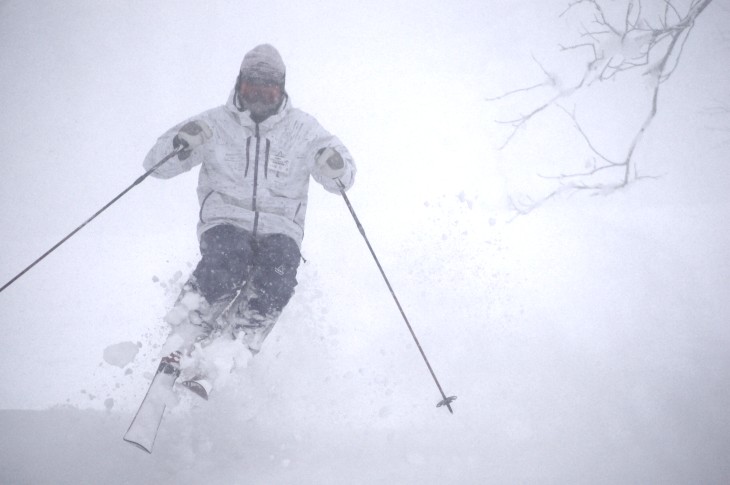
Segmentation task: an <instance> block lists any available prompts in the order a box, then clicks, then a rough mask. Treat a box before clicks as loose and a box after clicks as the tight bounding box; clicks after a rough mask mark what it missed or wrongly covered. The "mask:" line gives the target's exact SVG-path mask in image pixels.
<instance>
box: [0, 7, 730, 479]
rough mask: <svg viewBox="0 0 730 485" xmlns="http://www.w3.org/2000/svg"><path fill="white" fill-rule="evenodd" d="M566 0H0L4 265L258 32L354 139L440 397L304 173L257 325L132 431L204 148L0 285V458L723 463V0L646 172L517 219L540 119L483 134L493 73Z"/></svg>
mask: <svg viewBox="0 0 730 485" xmlns="http://www.w3.org/2000/svg"><path fill="white" fill-rule="evenodd" d="M564 4H565V2H561V1H551V2H539V5H536V4H535V2H505V4H503V2H487V4H484V2H467V1H463V2H451V3H449V5H448V6H446V5H441V4H440V3H439V2H433V3H431V4H428V5H424V4H422V3H411V2H396V3H393V4H392V5H391V6H389V7H387V9H384V10H380V9H378V11H377V12H376V11H374V10H373V9H372V8H368V7H364V6H359V4H358V5H352V6H351V7H343V6H342V5H341V4H340V3H335V2H316V3H313V4H310V2H308V3H307V5H306V6H304V5H303V6H298V5H295V4H288V3H286V2H273V3H270V4H269V3H267V4H261V5H257V6H256V10H255V12H254V14H255V16H256V19H257V21H256V22H248V21H244V20H243V19H248V18H249V17H251V16H252V14H251V11H250V10H247V8H250V7H246V6H239V5H238V3H237V2H223V1H221V2H213V3H211V2H205V3H204V4H198V3H195V2H183V5H184V8H183V7H181V5H180V3H179V2H175V3H172V2H135V1H129V2H118V3H115V4H109V5H105V6H104V7H103V8H102V7H100V6H98V5H92V4H90V3H89V2H85V1H81V0H77V1H75V0H71V1H68V2H64V3H63V5H61V4H55V3H53V2H36V3H27V2H19V1H6V2H3V3H2V4H0V58H2V59H3V61H2V62H1V63H0V69H2V71H1V72H0V74H2V75H1V76H0V87H1V88H2V89H0V96H1V97H2V103H3V106H5V111H6V113H10V114H11V115H12V116H5V117H3V118H2V119H0V136H1V137H2V138H1V140H2V142H1V143H0V146H3V148H4V155H3V162H4V163H3V165H4V168H5V169H6V175H5V176H4V177H3V179H2V180H0V201H2V203H1V204H0V208H1V209H0V224H1V225H2V226H3V227H4V228H5V230H4V234H7V235H8V236H6V237H5V238H4V240H3V251H2V257H1V258H2V259H0V276H2V279H3V280H4V281H5V280H7V279H9V278H11V277H12V276H14V275H15V274H16V273H17V272H18V271H20V270H21V269H22V268H23V267H24V266H25V265H27V264H28V263H29V262H30V261H32V260H33V259H34V258H35V257H37V256H38V255H39V254H41V253H42V252H43V251H45V250H46V249H48V247H50V246H51V245H52V244H53V243H55V242H56V241H57V240H58V239H59V238H60V237H61V236H63V235H65V234H66V233H68V232H69V231H70V230H72V229H73V228H74V227H75V226H76V225H78V224H79V223H80V222H82V221H83V220H85V218H86V217H88V216H89V215H90V213H91V212H93V210H95V209H96V208H98V207H99V206H101V205H102V204H103V203H105V202H106V201H108V200H109V199H110V198H111V197H112V196H114V195H116V193H118V192H119V191H120V190H122V189H123V188H124V187H125V184H126V183H131V182H132V181H133V180H134V179H135V178H136V177H137V176H138V175H139V174H140V170H141V160H142V158H143V156H144V154H145V153H146V150H147V149H148V148H149V146H150V145H151V144H152V142H154V139H155V137H156V136H157V134H159V133H161V132H162V131H163V130H164V129H165V128H167V127H168V126H170V125H171V124H173V123H175V122H177V121H179V120H180V119H182V118H184V117H186V116H189V115H191V114H193V113H195V112H197V111H201V110H203V109H206V108H209V107H212V106H214V105H216V104H219V103H222V102H223V101H224V100H225V97H226V95H227V92H228V89H230V84H231V82H232V79H231V76H230V73H231V71H233V72H234V74H235V69H237V66H238V63H239V62H240V57H241V55H242V54H243V52H244V51H245V50H246V49H247V48H249V47H251V46H253V45H255V44H256V43H258V42H263V41H268V42H272V43H273V44H275V45H277V46H278V47H279V48H280V50H281V51H282V53H283V55H284V60H285V61H286V62H287V66H288V69H289V75H288V86H289V91H290V93H291V94H292V97H293V101H294V103H295V104H296V105H297V106H301V107H302V108H304V109H305V110H307V111H310V112H312V113H313V114H314V115H315V116H317V117H318V118H319V119H320V121H322V122H323V124H324V125H325V126H327V127H328V128H329V129H330V130H332V131H333V132H335V133H337V134H338V135H340V136H341V137H342V139H343V140H344V141H345V143H346V144H348V146H349V147H350V148H351V150H352V151H353V153H354V154H355V156H356V158H357V161H358V163H359V168H360V172H359V179H358V181H357V184H356V186H355V187H354V188H353V190H352V191H351V195H350V198H351V199H352V202H353V204H354V205H355V209H356V210H357V211H358V215H359V216H360V218H361V220H362V222H363V225H364V226H365V230H366V232H367V234H368V236H369V237H370V238H371V240H372V242H373V245H374V248H375V250H376V252H377V253H378V255H379V257H380V258H381V260H382V263H383V266H384V268H385V270H386V271H387V272H388V276H389V278H390V279H391V282H392V283H393V286H394V288H395V289H396V291H397V292H398V297H399V299H400V300H401V302H402V303H403V306H404V309H405V311H406V313H407V314H408V317H409V319H410V320H411V322H412V323H413V325H414V328H415V331H416V333H417V334H418V336H419V338H420V339H421V342H422V344H423V346H424V349H425V351H426V353H427V354H428V356H429V358H430V360H431V363H432V364H433V367H434V369H435V371H436V373H437V375H438V377H439V379H440V380H441V382H442V384H443V385H444V388H445V391H446V392H447V394H455V395H457V396H458V400H457V401H456V402H455V403H454V410H455V413H454V415H449V413H448V412H447V411H446V410H444V409H443V408H436V407H435V404H436V402H437V401H438V400H439V399H440V396H439V395H438V392H437V390H436V388H435V386H434V385H433V382H432V380H431V378H430V376H429V375H428V372H427V370H426V368H425V366H424V365H423V362H422V360H421V358H420V356H419V355H418V352H417V349H416V348H415V346H414V344H413V342H412V340H411V339H410V336H409V335H408V333H407V329H406V327H405V325H404V323H403V322H402V320H401V319H400V316H399V314H398V312H397V308H396V307H395V305H394V303H393V302H392V299H391V297H390V295H389V293H388V291H387V289H386V288H385V285H384V284H383V282H382V279H381V277H380V275H379V273H378V271H377V269H376V267H375V265H374V264H373V262H372V260H371V259H370V256H369V254H368V252H367V249H366V247H365V245H364V242H363V241H362V238H361V236H360V234H359V233H358V232H357V229H356V228H355V225H354V223H353V222H352V220H351V219H350V216H349V213H348V212H347V209H346V208H345V207H344V204H342V201H341V200H339V199H338V198H337V197H335V196H332V195H331V194H325V193H323V191H322V190H320V189H319V187H317V186H316V185H313V186H312V189H311V207H310V211H309V214H308V219H307V235H306V238H305V242H304V247H303V250H304V255H305V257H307V259H308V262H307V263H306V264H303V265H302V266H301V269H300V272H299V276H298V279H299V282H300V284H299V287H298V289H297V294H296V295H295V297H294V298H293V300H292V302H291V303H290V305H289V307H287V309H286V311H285V313H284V314H283V315H282V318H281V320H280V321H279V323H278V324H277V326H276V327H275V329H274V331H273V332H272V334H271V335H270V337H269V339H268V340H267V342H266V344H265V346H264V349H263V351H262V352H261V354H259V355H258V356H257V357H256V358H254V359H253V360H252V361H251V362H250V363H249V364H248V367H246V368H238V369H234V371H233V372H232V373H231V374H230V376H229V379H228V381H227V382H225V383H223V385H221V386H220V387H219V388H217V389H216V392H215V393H214V394H213V395H212V397H211V400H210V401H209V402H208V403H202V402H200V401H198V400H196V399H197V398H194V396H191V395H189V393H186V391H184V390H180V392H178V393H177V396H178V398H179V403H177V405H176V406H174V407H172V408H171V409H170V410H169V412H168V413H167V415H166V417H165V420H164V422H163V425H162V428H161V430H160V434H159V437H158V441H157V443H156V445H155V451H154V453H153V454H152V455H147V454H145V453H143V452H141V451H140V450H138V449H136V448H134V447H132V446H130V445H129V444H127V443H124V442H123V441H122V439H121V436H122V435H123V433H124V431H125V430H126V427H127V426H128V424H129V421H130V419H131V417H132V413H133V411H134V409H135V406H136V405H137V404H138V403H139V402H140V400H141V399H142V397H143V396H144V392H145V391H146V387H147V385H148V383H149V379H150V378H151V375H152V372H153V371H154V369H155V367H156V362H157V359H158V358H159V352H160V346H161V345H162V342H163V341H164V338H165V334H166V331H167V330H166V327H165V324H164V323H163V321H162V317H163V315H164V314H165V311H166V309H167V308H169V306H170V304H171V303H172V301H173V300H174V298H175V297H176V295H177V291H178V289H179V287H180V285H181V284H182V282H183V281H184V280H185V278H186V277H187V275H188V274H189V273H190V271H192V268H193V266H194V264H195V263H196V262H197V245H196V241H195V239H194V226H195V217H196V214H197V210H196V201H195V198H194V193H193V192H194V184H195V176H194V174H190V175H188V176H183V177H179V178H177V179H175V180H171V181H157V180H148V181H145V183H144V184H142V185H141V186H139V187H137V188H135V190H134V191H132V192H130V193H129V194H128V195H127V196H126V197H125V198H124V199H122V201H121V202H120V203H119V204H118V205H116V206H114V207H113V208H112V209H110V210H109V212H108V213H106V214H105V215H104V216H102V217H100V218H99V220H97V221H94V222H93V223H92V224H90V225H89V226H88V227H87V228H85V229H84V230H83V231H82V232H81V233H79V234H78V235H77V236H75V237H74V238H73V239H72V240H70V241H69V242H68V243H67V244H66V245H64V246H63V247H62V248H61V249H59V250H58V251H57V252H56V253H54V254H53V255H52V256H51V257H49V258H48V259H47V260H46V261H44V262H42V263H41V264H40V265H38V266H37V267H36V268H34V269H33V270H32V271H31V272H29V273H28V274H27V275H26V276H24V277H23V278H22V279H20V280H18V282H17V283H16V284H15V285H13V286H12V287H10V288H9V289H7V290H6V291H4V292H3V293H2V294H0V318H1V321H2V322H3V325H4V326H5V327H4V330H5V331H4V338H3V343H4V345H3V352H2V355H0V365H2V368H3V369H4V370H5V371H6V372H5V376H4V379H3V382H2V384H0V408H1V409H2V410H0V423H1V425H2V429H3V431H4V439H3V440H2V443H1V444H0V482H2V483H13V484H59V483H69V484H70V483H73V484H85V483H88V484H97V483H109V484H116V483H120V484H126V483H128V484H132V483H134V484H139V483H182V484H184V483H191V484H198V483H213V484H219V483H220V484H229V483H242V484H243V483H253V484H265V485H269V484H329V483H354V484H357V483H362V484H374V483H389V484H390V483H403V484H411V483H412V484H430V483H475V484H476V483H607V484H609V483H610V484H614V483H682V484H683V483H718V484H720V483H727V482H728V481H730V466H728V464H727V459H726V458H727V456H728V455H729V454H730V412H729V411H728V409H730V388H729V387H728V386H727V380H728V374H730V354H728V352H727V349H728V344H730V330H729V329H728V326H727V321H728V317H729V316H730V303H728V301H727V288H728V283H727V282H728V281H730V258H728V248H729V247H730V231H728V230H727V229H726V228H727V227H730V198H729V197H728V196H727V187H728V183H730V176H729V175H728V174H727V171H725V170H724V168H725V163H726V162H725V160H726V155H725V154H726V152H727V144H728V140H729V139H730V135H728V132H727V126H728V120H727V118H724V117H723V116H722V115H721V114H720V115H718V114H715V112H714V111H713V109H712V108H713V107H716V106H718V105H721V104H722V103H723V100H726V99H727V98H726V94H725V91H726V86H727V83H728V81H729V80H728V79H727V75H728V74H727V73H726V72H725V69H724V67H723V66H724V65H726V64H725V63H723V62H720V60H722V59H727V58H728V52H730V47H729V46H728V45H727V40H726V39H727V32H726V26H727V25H729V24H730V22H728V16H729V13H730V12H728V9H727V7H726V6H724V5H721V4H718V2H715V3H714V4H713V5H712V6H711V7H710V9H708V11H707V14H706V16H705V17H704V18H702V19H701V20H702V21H704V22H706V23H703V22H699V23H698V25H697V27H696V28H695V30H694V31H693V33H692V37H691V39H690V41H689V42H688V44H687V48H686V51H685V52H684V54H683V58H682V62H681V63H680V67H679V69H678V70H677V72H676V73H675V75H674V77H673V78H672V79H671V80H670V81H669V82H668V83H667V84H666V86H665V87H664V90H663V92H662V104H661V106H660V113H659V115H658V117H657V120H656V122H655V124H654V125H653V126H652V128H651V129H650V131H649V133H648V134H647V137H646V139H645V143H644V144H643V145H642V148H641V153H640V156H641V157H642V164H643V165H642V168H643V169H646V170H647V171H650V172H653V173H655V174H661V175H663V176H662V177H661V178H660V179H658V180H656V181H651V182H642V183H640V184H637V185H635V186H633V187H631V188H629V189H628V190H624V191H621V192H618V193H615V194H613V195H611V196H607V197H595V198H585V197H581V196H576V197H573V198H565V199H559V200H556V201H554V202H551V203H550V204H548V205H546V206H545V207H543V208H541V209H539V210H537V211H535V212H533V213H532V214H530V215H529V216H526V217H519V218H517V219H516V220H514V221H513V222H511V223H507V222H506V221H507V220H509V219H510V214H509V213H507V211H506V203H505V197H506V195H507V194H508V193H510V191H513V190H516V189H517V188H520V189H525V188H526V187H527V188H529V187H530V186H531V184H533V183H534V182H533V180H532V179H530V174H532V175H533V176H534V174H535V173H536V172H537V171H539V170H541V169H542V168H543V167H540V168H539V169H538V167H537V165H538V164H539V163H541V162H544V161H545V160H547V159H550V158H557V157H558V153H559V152H558V151H557V150H559V149H561V148H560V143H561V139H560V138H555V137H554V133H553V134H552V135H542V134H541V129H540V128H544V127H543V126H542V125H541V124H540V123H539V122H536V123H535V125H534V126H533V127H530V128H529V129H528V130H526V131H525V132H524V133H522V134H521V135H520V137H518V138H517V139H516V140H515V141H516V142H517V143H515V144H513V145H511V146H510V147H509V148H508V149H505V150H503V151H496V150H495V147H496V146H499V144H500V141H501V140H502V139H503V138H502V136H503V135H504V132H503V131H500V129H499V127H497V126H495V125H494V124H493V123H492V121H493V120H494V119H495V117H497V116H498V114H499V113H495V112H494V110H493V106H492V105H491V104H490V103H486V102H485V101H484V98H485V97H487V96H491V95H494V93H495V92H504V91H507V90H509V89H512V88H514V87H515V86H516V85H524V84H529V81H532V80H534V77H535V76H539V75H540V74H541V73H540V72H536V68H535V66H534V64H532V63H531V60H530V53H531V52H533V53H537V54H544V55H546V56H547V55H548V54H547V53H548V52H550V51H552V50H555V45H556V44H555V43H553V42H547V41H546V40H545V39H553V38H555V39H557V38H558V37H559V36H560V35H563V33H564V31H565V27H564V26H563V25H562V24H560V23H559V21H558V20H557V17H556V13H558V12H560V11H562V9H563V8H564V6H565V5H564ZM242 25H246V27H247V28H243V27H242ZM525 25H527V26H531V28H528V29H525V28H523V27H524V26H525ZM333 39H337V41H336V42H335V41H333ZM312 66H316V67H317V69H314V68H313V67H312ZM323 72H324V73H325V75H323V74H322V73H323ZM526 79H529V81H526ZM698 86H701V89H700V88H698ZM613 88H614V89H616V90H618V91H619V92H621V90H625V91H626V97H628V96H629V95H630V94H632V93H634V91H633V90H632V88H631V86H628V87H627V86H625V85H621V84H619V83H616V84H615V85H614V86H613ZM434 93H439V94H438V95H434ZM444 93H448V94H444ZM609 95H610V92H609V91H603V92H601V93H600V96H609ZM639 97H640V96H639ZM622 99H625V98H622ZM604 101H605V102H604V103H602V107H603V109H607V110H610V108H612V107H615V106H618V104H614V101H613V100H612V99H611V98H608V97H607V98H606V99H605V100H604ZM725 104H727V101H725ZM636 111H637V112H640V110H639V109H638V108H637V110H636ZM602 113H603V112H602ZM609 113H610V111H609ZM622 113H623V112H621V113H619V114H622ZM596 116H598V115H596ZM617 117H619V116H618V114H617ZM597 119H601V118H597ZM610 119H613V118H611V117H609V118H607V122H606V125H607V128H606V129H605V130H603V131H601V132H600V133H601V134H602V135H606V137H608V136H610V135H608V134H607V133H612V134H615V136H616V143H615V144H614V145H613V147H614V148H616V147H618V148H616V149H617V150H618V149H620V146H621V142H620V141H621V140H622V139H623V138H622V136H624V135H625V134H626V131H627V129H625V128H622V127H621V126H616V125H614V124H612V123H609V122H608V120H610ZM546 123H547V124H549V122H546ZM609 127H610V128H609ZM551 136H552V137H551ZM552 150H556V151H552ZM545 153H548V154H554V157H551V156H545ZM49 215H51V216H52V217H49Z"/></svg>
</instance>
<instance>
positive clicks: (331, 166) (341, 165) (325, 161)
mask: <svg viewBox="0 0 730 485" xmlns="http://www.w3.org/2000/svg"><path fill="white" fill-rule="evenodd" d="M315 164H316V166H317V170H318V171H319V173H321V174H322V175H325V176H327V177H330V178H333V179H336V178H340V177H342V176H343V175H345V161H344V160H343V159H342V156H340V154H339V153H337V151H336V150H335V149H334V148H329V147H328V148H323V149H321V150H320V151H318V152H317V158H316V160H315Z"/></svg>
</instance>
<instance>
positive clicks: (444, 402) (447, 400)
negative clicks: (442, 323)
mask: <svg viewBox="0 0 730 485" xmlns="http://www.w3.org/2000/svg"><path fill="white" fill-rule="evenodd" d="M337 183H338V185H339V187H340V194H342V198H343V199H344V201H345V204H347V208H348V209H349V210H350V214H351V215H352V218H353V219H354V220H355V225H356V226H357V229H358V231H360V234H362V237H363V239H365V244H366V245H367V247H368V249H369V250H370V254H371V255H372V256H373V259H374V260H375V264H376V265H377V266H378V269H379V270H380V274H381V275H382V276H383V280H384V281H385V284H386V286H387V287H388V290H389V291H390V294H391V296H392V297H393V300H394V301H395V304H396V306H397V307H398V310H399V311H400V314H401V316H402V317H403V320H404V321H405V322H406V326H407V327H408V331H409V332H410V333H411V337H413V341H414V342H415V343H416V347H418V351H419V352H420V353H421V357H423V361H424V362H425V363H426V367H428V371H429V373H430V374H431V377H432V378H433V381H434V383H435V384H436V387H437V388H438V390H439V392H440V393H441V397H442V399H441V401H439V403H438V404H436V407H439V408H440V407H441V406H446V408H447V409H448V410H449V412H450V413H451V414H453V413H454V410H453V409H452V408H451V403H452V402H453V401H454V400H456V396H449V397H446V394H445V393H444V390H443V388H442V387H441V384H440V383H439V380H438V378H437V377H436V373H435V372H434V371H433V368H432V367H431V363H430V362H429V361H428V357H426V352H424V350H423V347H421V343H420V342H419V341H418V337H416V332H415V331H414V330H413V327H412V326H411V323H410V322H409V321H408V317H407V316H406V313H405V311H403V307H402V306H401V304H400V302H399V301H398V297H397V296H396V294H395V291H394V290H393V287H392V286H391V284H390V281H388V277H387V276H386V275H385V271H384V270H383V266H382V265H381V264H380V260H379V259H378V257H377V256H376V255H375V250H373V247H372V245H371V244H370V240H369V239H368V237H367V235H365V229H364V228H363V227H362V224H361V223H360V219H359V218H358V217H357V214H356V213H355V209H354V208H353V207H352V203H351V202H350V199H349V198H348V197H347V194H345V187H344V185H343V184H342V182H341V181H340V180H339V179H337Z"/></svg>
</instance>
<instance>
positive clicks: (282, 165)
mask: <svg viewBox="0 0 730 485" xmlns="http://www.w3.org/2000/svg"><path fill="white" fill-rule="evenodd" d="M269 170H270V171H272V172H274V173H275V174H276V175H277V176H279V177H282V176H286V175H289V172H290V170H291V162H290V161H289V160H288V159H287V158H286V155H285V154H284V152H276V153H274V154H273V155H272V156H271V158H269Z"/></svg>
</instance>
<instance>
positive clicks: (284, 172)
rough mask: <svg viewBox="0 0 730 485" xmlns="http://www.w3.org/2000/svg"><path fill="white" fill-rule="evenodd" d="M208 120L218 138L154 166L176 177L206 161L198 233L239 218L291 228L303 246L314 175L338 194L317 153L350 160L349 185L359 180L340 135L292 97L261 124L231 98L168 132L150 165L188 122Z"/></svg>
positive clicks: (265, 229)
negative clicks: (329, 152)
mask: <svg viewBox="0 0 730 485" xmlns="http://www.w3.org/2000/svg"><path fill="white" fill-rule="evenodd" d="M195 120H203V121H205V122H206V123H207V124H208V125H209V126H210V128H211V130H212V132H213V136H212V137H211V138H210V139H208V140H207V141H206V142H205V143H204V144H203V145H201V146H198V147H196V148H195V149H194V150H193V151H192V153H191V154H190V156H189V157H188V158H187V159H185V160H179V159H178V157H174V158H172V159H170V160H169V161H167V162H166V163H164V164H163V165H161V166H160V167H159V168H157V169H156V170H155V172H153V174H152V175H153V176H155V177H158V178H171V177H174V176H175V175H178V174H180V173H183V172H187V171H189V170H190V169H192V168H193V167H195V166H197V165H200V164H202V166H201V168H200V173H199V176H198V200H199V202H200V220H199V222H198V237H200V235H201V234H203V232H205V231H206V230H208V229H210V228H211V227H213V226H216V225H220V224H233V225H235V226H238V227H241V228H243V229H246V230H249V231H252V232H253V233H254V234H273V233H279V234H286V235H288V236H290V237H291V238H293V239H294V240H295V241H296V242H297V244H298V245H300V246H301V242H302V239H303V237H304V218H305V215H306V212H307V193H308V190H309V177H310V175H311V176H312V177H313V178H314V179H315V180H316V181H317V182H319V183H320V184H321V185H322V186H323V187H324V188H325V189H326V190H328V191H330V192H333V193H339V187H338V184H337V182H336V181H335V180H333V179H331V178H329V177H327V176H325V175H322V174H320V173H318V171H317V167H316V164H315V158H316V156H317V153H318V152H319V151H320V150H322V149H323V148H328V147H329V148H333V149H335V150H336V151H337V152H338V153H339V154H340V155H341V156H342V159H343V160H344V162H345V174H344V175H343V176H342V177H341V178H340V181H341V182H342V184H343V185H344V187H345V189H346V190H347V189H349V188H350V187H351V186H352V184H353V182H354V179H355V172H356V168H355V163H354V162H353V160H352V156H351V155H350V153H349V151H348V150H347V148H346V147H345V146H344V145H343V144H342V142H340V140H339V139H338V138H337V137H335V136H333V135H331V134H330V133H329V132H327V131H326V130H325V129H324V128H322V126H321V125H320V124H319V123H318V122H317V120H316V119H314V118H313V117H312V116H310V115H308V114H306V113H304V112H303V111H301V110H299V109H296V108H294V107H292V106H291V103H290V101H289V98H288V96H287V97H286V98H285V99H284V102H283V103H282V106H281V108H280V109H279V111H278V112H277V114H275V115H273V116H271V117H269V118H267V119H266V120H264V121H262V122H261V123H256V122H254V121H253V120H252V119H251V118H250V116H249V113H248V111H244V112H240V111H238V109H237V108H236V107H235V106H234V104H233V94H231V96H229V98H228V102H227V103H226V104H224V105H222V106H219V107H217V108H213V109H211V110H208V111H205V112H203V113H201V114H199V115H197V116H194V117H192V118H189V119H187V120H185V121H183V122H181V123H179V124H178V125H176V126H174V127H172V128H170V129H169V130H168V131H167V132H165V133H164V134H163V135H162V136H161V137H160V138H159V139H158V140H157V143H156V144H155V145H154V146H153V147H152V149H151V150H150V152H149V153H148V154H147V157H146V158H145V160H144V167H145V170H150V169H151V168H152V167H153V166H154V165H155V164H156V163H157V162H159V161H160V160H161V159H162V158H164V157H165V155H168V154H169V153H170V152H172V151H173V146H172V139H173V138H174V137H175V135H176V134H177V133H178V131H179V130H180V128H181V127H182V126H183V125H184V124H185V123H187V122H189V121H195Z"/></svg>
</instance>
